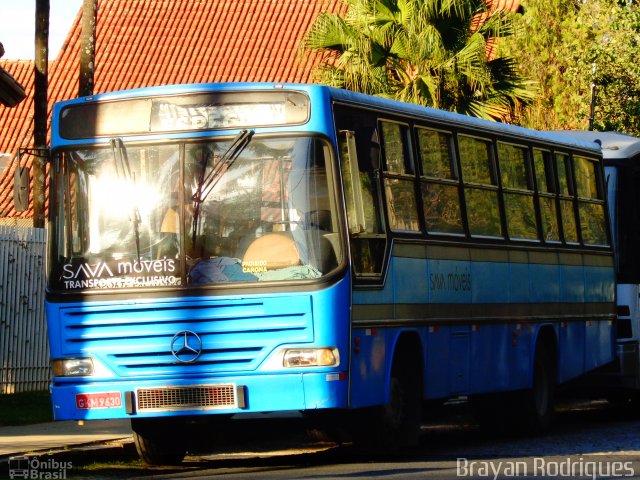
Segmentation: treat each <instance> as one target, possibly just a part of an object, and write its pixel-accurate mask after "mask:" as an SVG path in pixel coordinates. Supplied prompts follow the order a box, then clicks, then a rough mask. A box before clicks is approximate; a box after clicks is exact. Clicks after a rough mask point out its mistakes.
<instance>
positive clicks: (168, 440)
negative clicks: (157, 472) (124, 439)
mask: <svg viewBox="0 0 640 480" xmlns="http://www.w3.org/2000/svg"><path fill="white" fill-rule="evenodd" d="M176 427H177V425H176V422H172V421H170V420H167V419H158V418H132V419H131V429H132V430H133V441H134V443H135V445H136V450H137V451H138V455H139V456H140V459H141V460H142V461H143V462H145V463H146V464H147V465H178V464H180V463H182V460H183V459H184V456H185V455H186V453H187V449H186V446H185V444H184V441H183V439H182V438H181V437H182V436H181V435H180V428H176Z"/></svg>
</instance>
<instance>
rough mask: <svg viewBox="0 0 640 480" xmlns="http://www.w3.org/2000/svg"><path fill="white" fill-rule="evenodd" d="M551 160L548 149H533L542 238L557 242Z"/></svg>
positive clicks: (556, 215)
mask: <svg viewBox="0 0 640 480" xmlns="http://www.w3.org/2000/svg"><path fill="white" fill-rule="evenodd" d="M551 162H552V157H551V152H550V151H548V150H540V149H537V148H534V149H533V168H534V171H535V178H536V186H537V188H538V204H539V207H540V219H541V222H542V225H541V226H542V238H543V240H544V241H545V242H559V241H560V227H559V225H558V205H557V203H556V195H555V191H556V189H555V182H554V177H553V164H552V163H551Z"/></svg>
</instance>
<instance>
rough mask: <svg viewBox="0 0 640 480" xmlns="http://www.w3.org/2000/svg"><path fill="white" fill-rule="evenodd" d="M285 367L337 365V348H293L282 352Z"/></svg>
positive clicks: (338, 357)
mask: <svg viewBox="0 0 640 480" xmlns="http://www.w3.org/2000/svg"><path fill="white" fill-rule="evenodd" d="M283 364H284V366H285V367H337V366H338V365H339V364H340V355H339V353H338V349H337V348H295V349H291V350H287V351H286V352H285V353H284V360H283Z"/></svg>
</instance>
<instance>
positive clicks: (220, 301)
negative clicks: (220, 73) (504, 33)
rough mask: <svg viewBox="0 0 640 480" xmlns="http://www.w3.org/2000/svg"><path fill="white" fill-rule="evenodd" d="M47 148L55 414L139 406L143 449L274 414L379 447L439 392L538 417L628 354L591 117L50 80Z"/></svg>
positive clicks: (404, 441)
mask: <svg viewBox="0 0 640 480" xmlns="http://www.w3.org/2000/svg"><path fill="white" fill-rule="evenodd" d="M51 149H52V152H51V155H52V156H51V163H50V166H49V172H50V180H49V182H50V183H49V186H50V189H49V192H50V194H49V200H50V203H49V214H48V254H47V286H46V289H47V290H46V313H47V319H48V335H49V341H50V349H51V356H52V360H51V365H52V375H53V376H52V382H51V393H52V402H53V409H54V413H55V418H56V419H58V420H68V419H84V420H92V419H107V418H130V419H131V425H132V429H133V432H134V439H135V443H136V446H137V449H138V452H139V453H140V455H141V457H142V459H143V460H144V461H146V462H148V463H151V464H162V463H174V462H179V461H181V460H182V458H183V457H184V455H185V453H186V451H187V450H188V449H189V448H191V447H190V446H189V444H188V442H187V437H192V435H191V434H189V435H187V434H184V432H187V431H191V430H189V429H192V428H202V429H204V430H205V431H216V430H218V431H222V430H223V429H224V428H229V424H231V425H233V422H237V421H240V420H242V419H244V418H247V417H251V416H252V415H255V414H263V413H276V414H293V413H295V414H299V415H302V416H305V417H307V418H309V419H310V420H312V421H314V422H317V423H318V424H320V425H333V424H338V425H340V426H342V427H345V428H347V429H348V430H349V432H350V433H351V435H352V437H353V440H354V442H356V443H358V444H360V445H363V446H365V447H367V446H378V447H379V448H383V449H384V450H388V449H397V448H401V447H404V446H409V445H413V444H415V443H416V442H417V441H418V439H419V433H420V422H421V416H422V413H423V406H424V405H425V404H426V402H427V401H429V400H438V401H446V400H447V399H451V398H459V397H465V398H468V399H470V400H471V401H472V402H473V403H474V405H475V406H476V410H477V411H478V413H479V414H480V415H481V416H483V415H484V417H485V418H489V419H490V421H497V420H502V421H506V422H507V423H509V424H518V425H521V426H523V427H524V428H528V429H529V430H533V431H540V430H543V429H545V428H546V427H548V425H549V423H550V421H551V417H552V414H553V401H554V393H555V389H556V386H557V385H559V384H563V383H565V382H567V381H569V380H571V379H574V378H576V377H579V376H581V375H582V374H584V373H586V372H589V371H591V370H593V369H596V368H598V367H600V366H602V365H605V364H607V363H610V362H612V360H613V359H614V355H615V352H614V340H615V325H614V323H615V317H616V303H615V301H616V299H615V268H614V267H615V265H614V257H613V253H612V247H611V241H610V231H609V219H608V210H607V205H606V201H605V199H606V192H605V184H604V180H603V168H602V156H601V150H600V148H599V147H598V146H597V145H596V144H594V143H593V142H590V141H583V140H580V139H574V138H568V137H562V136H560V135H556V134H553V133H543V132H538V131H532V130H527V129H523V128H519V127H514V126H509V125H504V124H499V123H494V122H488V121H483V120H479V119H476V118H469V117H466V116H462V115H458V114H454V113H449V112H443V111H438V110H434V109H430V108H424V107H420V106H416V105H409V104H404V103H400V102H395V101H390V100H386V99H382V98H378V97H373V96H366V95H361V94H356V93H353V92H349V91H345V90H339V89H333V88H329V87H326V86H321V85H294V84H291V85H282V84H198V85H178V86H163V87H153V88H144V89H139V90H131V91H123V92H114V93H105V94H100V95H95V96H92V97H85V98H79V99H74V100H69V101H64V102H60V103H57V104H56V105H55V107H54V110H53V119H52V136H51ZM498 404H499V405H501V406H500V408H499V415H498V416H499V417H500V418H497V417H498V416H496V415H495V414H493V413H492V412H495V411H496V406H497V405H498ZM230 428H233V426H232V427H230Z"/></svg>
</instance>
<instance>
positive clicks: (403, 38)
mask: <svg viewBox="0 0 640 480" xmlns="http://www.w3.org/2000/svg"><path fill="white" fill-rule="evenodd" d="M343 1H344V2H345V3H346V5H347V7H348V10H347V13H346V14H345V15H344V16H341V15H339V14H332V13H327V12H325V13H323V14H321V15H320V16H318V17H317V18H316V20H315V22H314V23H313V24H312V26H311V28H310V30H309V32H308V33H307V35H306V36H305V38H304V39H303V46H304V47H306V48H309V49H311V50H316V51H320V52H322V53H323V55H324V57H323V60H322V61H321V63H320V66H319V67H317V69H316V71H315V75H316V79H317V80H318V81H319V82H321V83H326V84H328V85H333V86H337V87H341V88H347V89H349V90H355V91H359V92H363V93H369V94H375V95H381V96H384V97H389V98H395V99H397V100H403V101H407V102H412V103H417V104H421V105H428V106H432V107H435V108H440V109H444V110H451V111H456V112H459V113H465V114H468V115H473V116H476V117H481V118H488V119H494V120H502V121H504V120H506V119H508V118H510V117H511V115H512V114H513V111H514V109H515V107H517V106H519V105H523V104H527V103H529V102H530V101H531V100H532V99H533V97H534V93H533V83H532V82H530V81H527V80H526V79H523V78H522V77H520V76H519V75H518V73H517V70H516V63H515V61H514V60H513V59H512V58H509V57H505V56H495V55H493V54H491V55H490V54H489V53H488V52H489V51H490V50H492V49H493V48H492V47H493V43H494V42H495V41H496V40H497V39H499V38H501V37H505V36H508V35H511V33H512V32H513V25H512V19H513V16H512V15H513V13H511V12H506V11H504V10H495V11H493V10H491V9H490V8H489V7H488V6H487V4H486V3H485V1H484V0H343Z"/></svg>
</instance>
